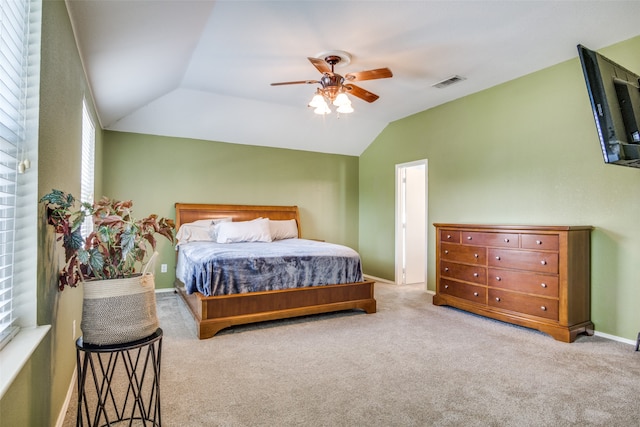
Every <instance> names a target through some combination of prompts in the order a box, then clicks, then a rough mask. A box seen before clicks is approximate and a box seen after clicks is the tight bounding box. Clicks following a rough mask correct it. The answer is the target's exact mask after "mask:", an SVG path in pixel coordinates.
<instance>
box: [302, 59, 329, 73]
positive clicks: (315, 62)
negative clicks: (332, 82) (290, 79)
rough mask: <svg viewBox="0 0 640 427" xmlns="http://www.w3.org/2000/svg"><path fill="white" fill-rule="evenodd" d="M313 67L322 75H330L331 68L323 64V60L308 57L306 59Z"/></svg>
mask: <svg viewBox="0 0 640 427" xmlns="http://www.w3.org/2000/svg"><path fill="white" fill-rule="evenodd" d="M307 59H308V60H309V61H310V62H311V63H312V64H313V66H314V67H316V68H317V69H318V71H320V72H321V73H322V74H324V73H330V72H331V68H330V67H329V64H327V63H326V62H325V60H324V59H319V58H311V57H308V58H307Z"/></svg>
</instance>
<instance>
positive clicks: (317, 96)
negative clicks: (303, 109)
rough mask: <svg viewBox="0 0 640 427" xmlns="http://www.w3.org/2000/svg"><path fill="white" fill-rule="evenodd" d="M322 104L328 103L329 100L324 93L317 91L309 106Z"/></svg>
mask: <svg viewBox="0 0 640 427" xmlns="http://www.w3.org/2000/svg"><path fill="white" fill-rule="evenodd" d="M322 104H324V105H327V102H326V101H325V100H324V97H323V96H322V95H320V94H319V93H316V94H315V95H314V96H313V98H312V99H311V102H309V107H314V108H317V107H320V106H321V105H322Z"/></svg>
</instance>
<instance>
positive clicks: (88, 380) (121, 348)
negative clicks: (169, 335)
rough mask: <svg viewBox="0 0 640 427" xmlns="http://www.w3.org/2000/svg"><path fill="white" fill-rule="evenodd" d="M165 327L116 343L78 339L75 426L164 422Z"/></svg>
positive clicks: (157, 424) (160, 423) (155, 424)
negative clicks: (161, 384) (98, 343)
mask: <svg viewBox="0 0 640 427" xmlns="http://www.w3.org/2000/svg"><path fill="white" fill-rule="evenodd" d="M161 352H162V329H160V328H158V329H157V330H156V332H155V333H153V334H152V335H150V336H148V337H146V338H143V339H141V340H138V341H133V342H129V343H124V344H115V345H104V346H98V345H91V344H85V343H84V342H83V341H82V337H80V338H78V340H77V341H76V357H77V370H78V412H77V418H76V426H85V425H87V426H94V427H98V426H110V425H112V424H114V423H119V422H121V421H126V420H129V421H130V422H129V425H131V422H133V420H140V421H141V422H142V423H143V425H145V426H146V425H151V426H158V427H160V426H161V425H162V419H161V416H160V358H161Z"/></svg>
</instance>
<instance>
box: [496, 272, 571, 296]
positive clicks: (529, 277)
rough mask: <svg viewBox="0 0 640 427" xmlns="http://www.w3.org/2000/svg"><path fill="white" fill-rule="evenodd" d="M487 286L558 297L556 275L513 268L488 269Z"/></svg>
mask: <svg viewBox="0 0 640 427" xmlns="http://www.w3.org/2000/svg"><path fill="white" fill-rule="evenodd" d="M488 284H489V286H493V287H494V288H503V289H508V290H512V291H518V292H524V293H527V294H537V295H543V296H545V297H553V298H558V276H554V275H548V274H538V273H529V272H524V271H514V270H499V269H497V268H490V269H489V278H488Z"/></svg>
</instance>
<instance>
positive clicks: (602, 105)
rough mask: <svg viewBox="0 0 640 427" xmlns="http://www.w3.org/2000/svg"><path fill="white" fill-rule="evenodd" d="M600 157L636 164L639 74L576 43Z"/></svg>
mask: <svg viewBox="0 0 640 427" xmlns="http://www.w3.org/2000/svg"><path fill="white" fill-rule="evenodd" d="M578 54H579V56H580V62H581V63H582V71H583V73H584V78H585V81H586V83H587V91H588V92H589V99H590V100H591V108H592V109H593V117H594V119H595V122H596V129H597V130H598V136H599V138H600V146H601V148H602V154H603V155H604V161H605V162H606V163H611V164H615V165H622V166H631V167H635V168H640V129H639V128H638V125H639V124H640V76H638V75H637V74H635V73H633V72H631V71H629V70H627V69H626V68H624V67H623V66H621V65H618V64H616V63H615V62H613V61H612V60H610V59H608V58H605V57H604V56H602V55H601V54H599V53H598V52H595V51H593V50H589V49H587V48H586V47H584V46H582V45H578Z"/></svg>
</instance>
